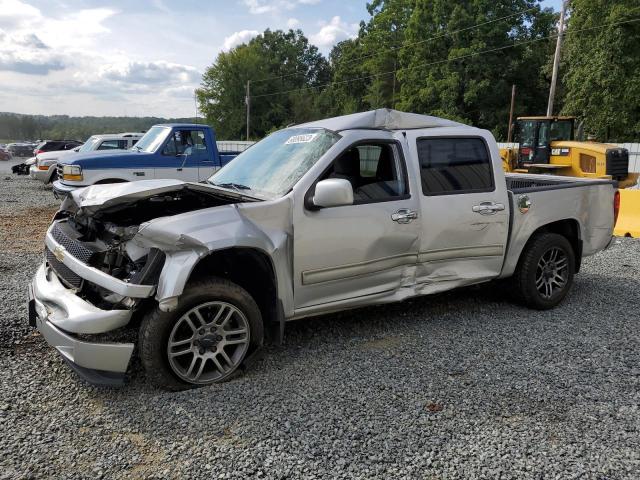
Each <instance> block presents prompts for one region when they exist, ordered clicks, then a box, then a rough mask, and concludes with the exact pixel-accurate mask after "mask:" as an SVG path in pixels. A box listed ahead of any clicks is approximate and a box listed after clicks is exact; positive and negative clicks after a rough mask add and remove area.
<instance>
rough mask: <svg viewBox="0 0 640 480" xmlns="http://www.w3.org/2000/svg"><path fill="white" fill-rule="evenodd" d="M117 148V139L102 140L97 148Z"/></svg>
mask: <svg viewBox="0 0 640 480" xmlns="http://www.w3.org/2000/svg"><path fill="white" fill-rule="evenodd" d="M118 148H120V141H119V140H104V141H103V142H102V143H101V144H100V146H99V147H98V150H117V149H118Z"/></svg>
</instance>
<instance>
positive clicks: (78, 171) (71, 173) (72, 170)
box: [62, 165, 82, 182]
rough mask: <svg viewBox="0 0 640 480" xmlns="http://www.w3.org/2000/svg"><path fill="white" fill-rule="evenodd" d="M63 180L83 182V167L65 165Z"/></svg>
mask: <svg viewBox="0 0 640 480" xmlns="http://www.w3.org/2000/svg"><path fill="white" fill-rule="evenodd" d="M62 179H63V180H72V181H76V182H79V181H81V180H82V167H80V165H64V166H63V167H62Z"/></svg>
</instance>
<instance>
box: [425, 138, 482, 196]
mask: <svg viewBox="0 0 640 480" xmlns="http://www.w3.org/2000/svg"><path fill="white" fill-rule="evenodd" d="M417 147H418V160H419V161H420V177H421V183H422V193H423V194H425V195H447V194H454V193H473V192H488V191H492V190H493V189H494V185H493V170H492V164H491V158H490V157H489V152H488V151H487V146H486V145H485V143H484V141H483V140H481V139H479V138H421V139H418V142H417Z"/></svg>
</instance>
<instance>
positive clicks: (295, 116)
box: [197, 30, 330, 138]
mask: <svg viewBox="0 0 640 480" xmlns="http://www.w3.org/2000/svg"><path fill="white" fill-rule="evenodd" d="M329 79H330V68H329V64H328V62H327V60H326V59H325V58H324V57H323V56H322V55H321V54H320V53H319V52H318V49H317V47H315V46H313V45H311V44H309V41H308V40H307V38H306V37H305V36H304V35H303V34H302V32H301V31H300V30H297V31H293V30H289V31H288V32H283V31H280V30H277V31H271V30H265V32H264V33H263V34H262V35H259V36H257V37H256V38H254V39H252V40H251V41H250V42H249V43H247V44H243V45H240V46H238V47H236V48H233V49H232V50H230V51H229V52H223V53H220V54H219V55H218V57H217V58H216V61H215V62H214V63H213V65H211V66H210V67H209V68H207V70H206V72H205V74H204V76H203V79H202V84H201V87H200V88H199V89H198V91H197V98H198V103H199V108H200V110H201V111H202V112H203V113H204V114H205V116H206V118H207V121H208V122H209V123H210V124H211V125H212V126H213V127H214V128H215V129H216V131H217V132H218V135H219V136H220V137H225V138H244V137H245V136H246V134H245V125H246V123H245V122H246V115H245V108H246V107H245V96H246V95H245V92H246V90H245V88H246V83H247V81H249V80H250V81H251V130H250V132H251V137H253V138H260V137H262V136H264V135H265V134H266V133H268V132H270V131H271V130H273V129H274V128H277V127H283V126H286V125H287V124H289V123H292V122H295V123H299V122H304V121H307V120H310V119H312V118H315V117H317V116H318V114H317V108H316V100H315V98H314V97H315V96H316V93H318V90H319V88H320V86H321V85H323V84H326V83H327V82H328V81H329Z"/></svg>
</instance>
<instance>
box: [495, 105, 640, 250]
mask: <svg viewBox="0 0 640 480" xmlns="http://www.w3.org/2000/svg"><path fill="white" fill-rule="evenodd" d="M575 121H576V119H575V117H544V116H540V117H518V118H517V120H516V122H515V124H514V126H513V129H514V134H515V140H516V142H517V143H518V146H517V147H508V148H502V149H500V156H501V157H502V166H503V168H504V170H505V171H506V172H513V173H542V174H550V175H563V176H570V177H583V178H606V179H612V180H616V181H617V182H618V188H620V189H621V190H620V213H619V216H618V221H617V222H616V227H615V230H614V234H615V235H617V236H623V237H640V189H637V188H638V186H637V184H638V176H639V174H638V173H629V152H628V151H627V149H625V148H620V147H617V146H616V145H611V144H607V143H598V142H592V141H577V140H575V137H574V135H575Z"/></svg>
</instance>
